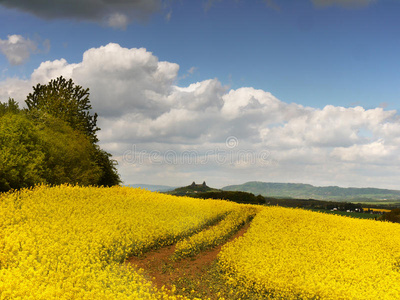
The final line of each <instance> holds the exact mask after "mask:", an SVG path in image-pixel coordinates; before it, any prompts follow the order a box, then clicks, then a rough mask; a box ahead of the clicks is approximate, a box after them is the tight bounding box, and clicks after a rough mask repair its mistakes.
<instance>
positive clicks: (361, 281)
mask: <svg viewBox="0 0 400 300" xmlns="http://www.w3.org/2000/svg"><path fill="white" fill-rule="evenodd" d="M218 264H219V267H220V268H221V269H222V270H224V272H225V280H226V282H227V284H228V285H230V287H231V291H234V292H233V294H232V297H231V298H232V299H239V298H241V299H250V298H251V299H270V298H271V299H272V298H273V299H400V225H399V224H393V223H387V222H377V221H373V220H362V219H353V218H349V217H341V216H335V215H329V214H323V213H316V212H310V211H305V210H300V209H289V208H280V207H268V208H265V209H263V210H262V211H261V212H259V213H258V214H257V215H256V217H255V218H254V219H253V221H252V223H251V226H250V228H249V230H248V231H247V233H246V234H245V235H244V236H243V237H241V238H238V239H236V240H235V241H233V242H232V243H228V244H226V245H225V246H224V247H223V248H222V250H221V252H220V254H219V260H218Z"/></svg>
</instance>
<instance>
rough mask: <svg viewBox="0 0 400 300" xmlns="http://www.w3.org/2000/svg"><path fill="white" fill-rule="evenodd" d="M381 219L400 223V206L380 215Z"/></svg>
mask: <svg viewBox="0 0 400 300" xmlns="http://www.w3.org/2000/svg"><path fill="white" fill-rule="evenodd" d="M379 220H382V221H389V222H393V223H400V208H395V209H392V210H391V211H390V212H387V213H385V214H384V215H382V216H381V217H379Z"/></svg>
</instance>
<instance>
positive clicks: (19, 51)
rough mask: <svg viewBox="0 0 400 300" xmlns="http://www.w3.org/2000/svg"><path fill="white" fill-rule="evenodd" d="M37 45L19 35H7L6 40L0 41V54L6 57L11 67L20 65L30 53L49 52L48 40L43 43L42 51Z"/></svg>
mask: <svg viewBox="0 0 400 300" xmlns="http://www.w3.org/2000/svg"><path fill="white" fill-rule="evenodd" d="M38 39H40V38H38ZM38 44H39V43H38V42H37V41H32V40H30V39H27V38H24V37H23V36H21V35H17V34H13V35H8V36H7V39H6V40H2V39H0V52H1V53H3V54H4V55H5V56H6V58H7V60H8V62H9V63H10V64H11V65H22V64H23V63H25V62H26V61H27V60H28V59H29V57H30V56H31V54H32V53H47V52H49V51H50V41H49V40H47V39H46V40H44V41H43V43H42V47H43V49H41V48H39V47H38Z"/></svg>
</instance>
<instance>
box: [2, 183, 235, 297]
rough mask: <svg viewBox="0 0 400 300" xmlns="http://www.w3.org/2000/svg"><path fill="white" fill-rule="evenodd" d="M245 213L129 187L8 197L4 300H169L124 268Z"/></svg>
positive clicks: (35, 191) (40, 188)
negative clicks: (134, 257) (129, 261)
mask: <svg viewBox="0 0 400 300" xmlns="http://www.w3.org/2000/svg"><path fill="white" fill-rule="evenodd" d="M237 207H238V205H237V204H234V203H231V202H227V201H217V200H202V199H192V198H186V197H174V196H168V195H163V194H159V193H152V192H148V191H145V190H141V189H132V188H128V187H114V188H94V187H73V186H57V187H47V186H38V187H36V188H34V189H30V190H22V191H20V192H14V193H6V194H0V299H24V300H25V299H107V300H109V299H161V298H162V299H166V298H168V297H167V296H166V295H164V294H163V293H162V292H161V291H158V292H156V291H155V290H154V288H153V287H152V286H151V284H150V283H149V282H147V281H146V280H144V279H143V277H142V276H140V275H139V274H138V273H137V272H136V270H134V269H133V268H131V267H128V266H125V265H124V264H121V262H123V261H124V260H125V259H127V258H128V256H130V255H138V254H140V253H142V252H143V251H146V250H148V249H150V248H153V247H162V246H163V245H165V244H171V243H174V242H176V241H178V240H179V239H181V238H182V237H185V236H187V235H189V234H193V233H194V232H196V231H198V230H200V229H201V228H203V227H205V226H207V225H208V224H210V223H212V222H213V221H214V220H215V219H218V218H221V216H222V215H226V214H227V213H229V212H230V211H232V210H234V209H236V208H237Z"/></svg>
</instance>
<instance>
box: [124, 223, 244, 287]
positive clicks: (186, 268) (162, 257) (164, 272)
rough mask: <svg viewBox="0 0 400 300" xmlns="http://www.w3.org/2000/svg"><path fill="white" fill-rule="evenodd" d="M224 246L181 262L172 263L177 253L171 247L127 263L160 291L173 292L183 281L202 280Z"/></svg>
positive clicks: (232, 238) (239, 234) (238, 233)
mask: <svg viewBox="0 0 400 300" xmlns="http://www.w3.org/2000/svg"><path fill="white" fill-rule="evenodd" d="M248 227H249V223H248V224H245V225H244V226H243V227H242V228H241V229H240V230H239V231H238V232H237V233H236V234H235V235H234V236H232V237H231V238H230V239H229V240H228V241H226V242H225V243H228V242H230V241H232V240H234V239H236V238H238V237H240V236H242V235H243V234H244V233H245V232H246V231H247V229H248ZM225 243H224V244H225ZM224 244H222V245H219V246H217V247H215V248H213V249H210V250H208V251H204V252H202V253H200V254H198V255H197V256H195V257H189V258H186V259H181V260H179V261H172V260H171V259H170V258H171V256H172V254H173V253H174V251H175V245H171V246H167V247H163V248H161V249H157V250H154V251H150V252H147V253H145V254H144V255H143V256H141V257H131V258H130V259H128V260H127V261H126V263H127V264H132V265H134V266H137V267H139V268H141V269H143V273H144V274H145V275H146V276H147V277H148V278H149V279H150V280H151V281H152V282H153V284H154V285H155V286H156V287H157V288H158V289H161V288H162V287H163V286H164V287H166V288H167V289H168V290H171V289H172V285H174V284H175V283H176V282H179V280H181V279H186V278H192V279H193V278H198V279H200V278H201V277H202V275H203V274H204V273H206V272H207V270H208V269H209V268H210V266H211V265H213V264H214V263H215V261H216V260H217V256H218V253H219V252H220V251H221V247H222V246H223V245H224Z"/></svg>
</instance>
